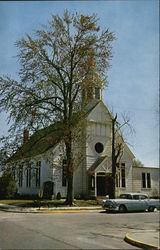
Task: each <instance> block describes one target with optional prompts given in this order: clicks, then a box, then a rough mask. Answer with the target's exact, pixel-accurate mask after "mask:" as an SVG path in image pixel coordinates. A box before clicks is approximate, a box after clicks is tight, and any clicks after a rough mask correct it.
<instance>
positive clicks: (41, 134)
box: [7, 123, 62, 162]
mask: <svg viewBox="0 0 160 250" xmlns="http://www.w3.org/2000/svg"><path fill="white" fill-rule="evenodd" d="M61 138H62V129H61V125H60V123H55V124H53V125H50V126H49V127H46V128H43V129H40V130H38V131H37V132H35V133H34V134H33V135H32V136H31V137H30V138H29V140H28V141H27V142H25V143H24V144H23V145H22V147H20V148H19V149H18V150H17V152H16V153H15V154H13V155H12V156H11V157H10V158H9V159H8V160H7V162H11V161H16V160H21V159H24V158H30V157H33V156H36V155H39V154H42V153H44V152H46V151H47V150H49V149H50V148H52V147H54V146H56V144H57V143H58V142H59V141H60V139H61Z"/></svg>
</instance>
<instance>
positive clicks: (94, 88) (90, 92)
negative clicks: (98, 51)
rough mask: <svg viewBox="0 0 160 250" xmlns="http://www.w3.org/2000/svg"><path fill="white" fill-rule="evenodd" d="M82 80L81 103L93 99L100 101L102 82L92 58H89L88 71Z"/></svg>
mask: <svg viewBox="0 0 160 250" xmlns="http://www.w3.org/2000/svg"><path fill="white" fill-rule="evenodd" d="M89 71H90V72H89V74H88V75H87V77H86V78H85V79H84V84H83V90H82V101H86V102H89V101H91V100H93V99H97V100H102V86H103V84H102V80H101V79H100V77H99V74H98V71H97V68H96V62H95V59H94V56H93V55H92V56H91V58H90V70H89Z"/></svg>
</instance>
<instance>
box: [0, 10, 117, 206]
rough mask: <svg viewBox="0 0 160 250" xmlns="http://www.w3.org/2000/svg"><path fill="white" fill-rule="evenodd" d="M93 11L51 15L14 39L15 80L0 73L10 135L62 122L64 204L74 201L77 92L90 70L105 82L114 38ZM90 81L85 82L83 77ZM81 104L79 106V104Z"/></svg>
mask: <svg viewBox="0 0 160 250" xmlns="http://www.w3.org/2000/svg"><path fill="white" fill-rule="evenodd" d="M97 22H98V20H97V17H96V15H91V16H85V15H80V14H78V13H73V14H71V13H68V11H65V12H64V15H63V17H60V16H58V15H57V16H54V15H53V16H52V19H51V21H50V22H49V23H48V25H46V26H43V27H42V28H41V29H40V30H37V31H35V33H34V36H31V35H29V34H26V38H22V39H21V40H19V41H17V42H16V46H17V47H18V49H19V54H18V58H19V62H20V65H21V68H20V71H19V77H20V81H16V80H13V79H11V78H10V77H8V76H4V77H0V84H1V90H0V111H6V112H7V113H8V119H9V121H12V126H11V127H10V135H13V134H14V135H15V136H17V138H18V137H19V136H20V135H21V134H22V131H23V130H24V128H29V129H30V131H32V132H33V131H35V130H37V129H39V128H43V127H46V126H48V125H50V124H53V123H54V122H55V121H59V122H60V123H61V130H62V135H63V140H64V143H65V148H66V159H67V180H68V186H67V187H68V191H67V200H66V202H67V203H68V204H70V205H71V204H72V201H73V193H72V191H73V150H72V146H73V145H72V144H73V129H75V126H76V125H77V124H78V121H79V120H80V119H81V118H82V117H83V115H84V112H82V105H81V102H82V96H81V93H82V92H83V91H84V90H85V91H87V90H88V89H89V88H90V86H91V85H92V87H94V86H95V85H96V84H97V83H96V81H94V77H91V76H93V75H95V73H94V69H95V67H96V69H97V72H98V74H99V77H100V78H101V80H102V81H103V83H106V84H107V79H106V69H108V67H109V66H110V63H109V62H110V59H111V57H112V52H111V49H112V47H111V43H112V41H113V40H114V39H115V36H114V34H113V33H112V32H110V31H109V29H106V30H104V31H100V27H99V26H98V24H97ZM88 78H89V79H90V84H89V82H88V80H87V79H88ZM83 108H84V107H83Z"/></svg>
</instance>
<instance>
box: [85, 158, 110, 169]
mask: <svg viewBox="0 0 160 250" xmlns="http://www.w3.org/2000/svg"><path fill="white" fill-rule="evenodd" d="M105 158H106V156H100V157H98V158H97V160H96V161H95V162H94V163H93V164H92V165H91V167H90V168H89V169H88V173H93V172H94V171H95V170H96V168H97V167H98V166H99V165H100V164H101V163H102V162H103V161H104V159H105Z"/></svg>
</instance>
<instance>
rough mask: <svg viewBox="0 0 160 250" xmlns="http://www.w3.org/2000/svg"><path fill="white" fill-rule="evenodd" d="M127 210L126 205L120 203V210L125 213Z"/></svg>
mask: <svg viewBox="0 0 160 250" xmlns="http://www.w3.org/2000/svg"><path fill="white" fill-rule="evenodd" d="M126 211H127V208H126V207H125V205H120V206H119V212H120V213H125V212H126Z"/></svg>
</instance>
